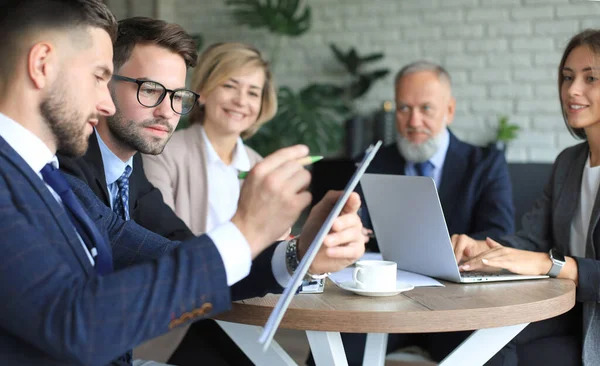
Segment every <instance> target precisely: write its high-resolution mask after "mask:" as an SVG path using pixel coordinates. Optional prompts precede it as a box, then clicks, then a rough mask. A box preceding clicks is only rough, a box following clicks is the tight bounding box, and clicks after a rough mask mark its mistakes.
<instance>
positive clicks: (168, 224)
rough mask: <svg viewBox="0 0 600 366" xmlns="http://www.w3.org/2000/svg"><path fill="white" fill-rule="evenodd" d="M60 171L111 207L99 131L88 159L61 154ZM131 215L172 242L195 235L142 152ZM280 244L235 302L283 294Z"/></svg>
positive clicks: (260, 260) (236, 288)
mask: <svg viewBox="0 0 600 366" xmlns="http://www.w3.org/2000/svg"><path fill="white" fill-rule="evenodd" d="M58 160H59V163H60V169H61V170H62V171H63V172H66V173H67V174H70V175H72V176H74V177H76V178H79V179H80V180H82V181H83V182H85V183H86V184H87V185H88V186H89V187H90V188H91V190H92V192H94V194H95V195H96V196H97V197H98V199H100V200H101V201H102V202H103V203H104V204H105V205H106V206H108V207H110V202H109V195H108V188H107V186H106V176H105V173H104V162H103V161H102V153H101V152H100V146H99V145H98V139H97V138H96V132H94V133H92V135H91V136H90V138H89V146H88V149H87V151H86V153H85V155H84V156H82V157H81V158H77V159H71V158H67V157H65V156H61V155H60V154H59V155H58ZM129 212H130V213H131V219H132V220H134V221H135V222H136V223H138V224H139V225H141V226H142V227H144V228H146V229H148V230H150V231H152V232H154V233H156V234H159V235H161V236H164V237H165V238H167V239H170V240H180V241H181V240H187V239H190V238H192V237H194V234H192V232H191V231H190V229H188V227H187V226H186V225H185V224H184V223H183V221H181V219H180V218H179V217H177V215H176V214H175V212H173V210H171V208H170V207H169V206H167V204H166V203H165V202H164V201H163V198H162V194H161V193H160V191H159V190H158V189H156V188H155V187H154V186H153V185H152V183H150V182H149V181H148V179H147V178H146V175H145V174H144V164H143V161H142V158H141V156H140V154H139V153H136V154H135V155H134V157H133V171H132V172H131V176H130V177H129ZM277 244H278V243H275V244H273V245H271V246H270V247H269V248H267V249H266V250H264V251H263V252H262V253H261V254H259V255H258V256H257V257H256V258H255V259H254V261H253V262H252V270H251V272H250V274H249V275H248V276H247V277H246V278H244V279H243V280H241V281H239V282H237V283H235V284H234V285H233V286H231V298H232V300H233V301H236V300H243V299H248V298H251V297H256V296H264V295H266V294H267V293H281V292H282V291H283V288H282V287H281V285H279V283H278V282H277V280H276V279H275V277H274V275H273V271H272V266H271V261H272V258H273V253H274V252H275V248H276V247H277Z"/></svg>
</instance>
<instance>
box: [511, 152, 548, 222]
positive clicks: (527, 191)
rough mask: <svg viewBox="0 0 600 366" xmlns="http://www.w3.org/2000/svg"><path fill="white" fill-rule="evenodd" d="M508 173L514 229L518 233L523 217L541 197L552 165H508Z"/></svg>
mask: <svg viewBox="0 0 600 366" xmlns="http://www.w3.org/2000/svg"><path fill="white" fill-rule="evenodd" d="M508 171H509V174H510V180H511V183H512V189H513V203H514V205H515V229H516V230H517V231H518V230H520V229H521V219H522V218H523V215H524V214H526V213H527V212H528V211H529V210H530V209H531V207H532V206H533V204H534V202H535V201H537V200H538V199H539V198H540V197H542V194H543V192H544V186H545V185H546V183H548V180H549V179H550V174H551V173H552V164H549V163H509V164H508Z"/></svg>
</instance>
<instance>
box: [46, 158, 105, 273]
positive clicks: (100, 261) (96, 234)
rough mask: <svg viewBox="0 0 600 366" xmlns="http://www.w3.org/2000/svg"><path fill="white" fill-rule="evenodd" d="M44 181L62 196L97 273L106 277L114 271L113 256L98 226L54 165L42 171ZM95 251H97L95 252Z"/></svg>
mask: <svg viewBox="0 0 600 366" xmlns="http://www.w3.org/2000/svg"><path fill="white" fill-rule="evenodd" d="M41 173H42V177H43V178H44V181H45V182H46V183H47V184H48V185H49V186H50V187H52V189H53V190H54V191H55V192H56V193H57V194H58V195H59V196H60V198H61V200H62V202H63V205H64V207H65V208H66V211H67V213H68V214H69V215H67V216H69V218H70V219H71V222H72V223H73V226H75V229H76V230H77V232H78V233H79V236H81V239H82V240H83V241H84V243H85V244H86V246H87V247H88V248H91V249H90V252H91V254H92V257H94V261H95V263H96V271H97V272H98V274H100V275H105V274H108V273H110V272H112V270H113V263H112V254H111V253H110V251H109V250H108V244H107V243H106V241H105V240H104V237H102V235H101V234H100V231H98V228H97V227H96V224H95V223H94V222H93V221H92V219H90V217H89V216H88V214H87V213H86V212H85V210H84V209H83V206H82V205H81V202H80V201H79V200H78V199H77V197H76V196H75V193H73V190H72V189H71V186H69V183H68V182H67V180H66V179H65V177H64V176H63V175H62V172H61V171H60V170H58V169H56V168H55V167H54V165H52V164H46V166H44V167H43V168H42V170H41ZM94 249H95V250H94Z"/></svg>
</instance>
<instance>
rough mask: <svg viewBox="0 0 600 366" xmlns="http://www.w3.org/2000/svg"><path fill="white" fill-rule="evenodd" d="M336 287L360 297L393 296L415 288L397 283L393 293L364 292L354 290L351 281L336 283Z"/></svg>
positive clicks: (357, 289)
mask: <svg viewBox="0 0 600 366" xmlns="http://www.w3.org/2000/svg"><path fill="white" fill-rule="evenodd" d="M337 285H338V286H339V287H341V288H342V289H344V290H346V291H352V292H354V293H355V294H357V295H361V296H394V295H398V294H399V293H401V292H404V291H410V290H412V289H413V288H415V286H413V285H410V284H408V283H406V282H397V283H396V290H394V291H372V290H365V289H362V288H356V287H354V281H353V280H351V281H344V282H342V283H338V284H337Z"/></svg>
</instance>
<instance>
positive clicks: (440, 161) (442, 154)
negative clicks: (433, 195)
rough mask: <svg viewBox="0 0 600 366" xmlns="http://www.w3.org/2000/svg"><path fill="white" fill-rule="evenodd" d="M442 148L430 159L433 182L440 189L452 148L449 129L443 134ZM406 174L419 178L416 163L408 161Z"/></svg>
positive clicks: (443, 131) (405, 168)
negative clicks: (449, 151)
mask: <svg viewBox="0 0 600 366" xmlns="http://www.w3.org/2000/svg"><path fill="white" fill-rule="evenodd" d="M440 133H441V134H442V135H441V140H440V146H439V148H438V150H437V151H436V153H435V154H433V156H432V157H431V159H429V162H430V163H431V164H433V180H434V181H435V186H436V187H437V188H438V189H439V188H440V185H441V183H442V171H443V169H444V162H445V161H446V154H447V153H448V147H449V146H450V132H448V129H447V128H444V129H443V130H442V131H441V132H440ZM404 174H405V175H410V176H417V175H419V174H418V173H417V170H416V169H415V163H413V162H412V161H407V162H406V165H405V167H404Z"/></svg>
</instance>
